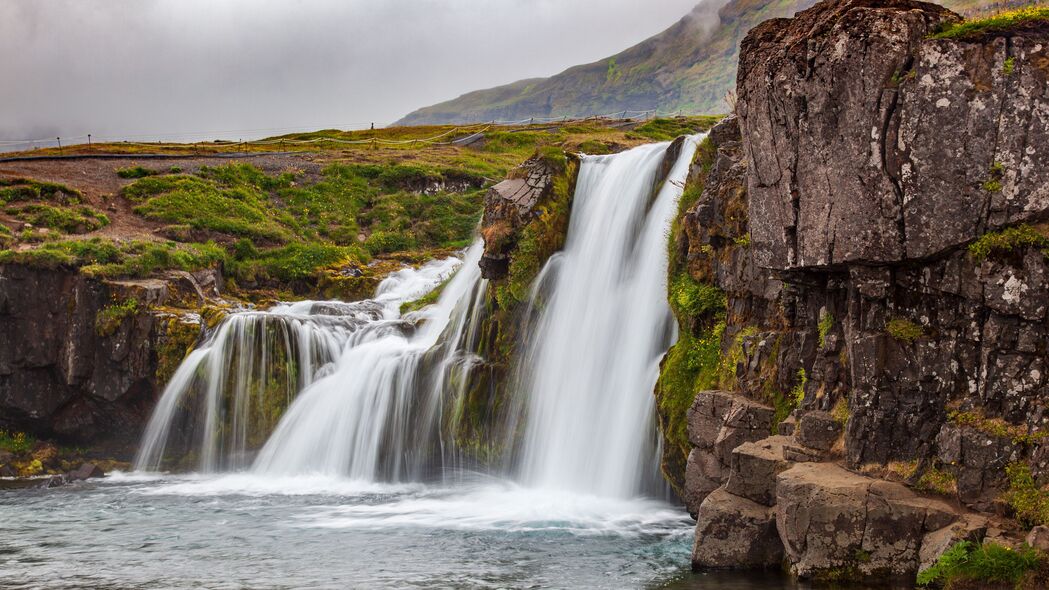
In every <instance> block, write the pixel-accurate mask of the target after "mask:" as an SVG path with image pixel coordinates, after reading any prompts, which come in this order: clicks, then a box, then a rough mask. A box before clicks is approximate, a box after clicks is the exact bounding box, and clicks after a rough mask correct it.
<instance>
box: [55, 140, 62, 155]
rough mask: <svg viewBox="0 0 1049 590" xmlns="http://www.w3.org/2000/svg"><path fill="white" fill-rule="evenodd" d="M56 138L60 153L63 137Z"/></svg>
mask: <svg viewBox="0 0 1049 590" xmlns="http://www.w3.org/2000/svg"><path fill="white" fill-rule="evenodd" d="M55 139H56V140H58V153H62V138H61V137H56V138H55Z"/></svg>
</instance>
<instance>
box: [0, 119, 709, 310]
mask: <svg viewBox="0 0 1049 590" xmlns="http://www.w3.org/2000/svg"><path fill="white" fill-rule="evenodd" d="M713 121H714V119H711V118H701V117H693V118H686V117H682V118H677V119H657V120H653V121H648V122H644V123H641V122H623V121H591V122H584V123H579V122H568V123H565V124H561V125H553V126H538V125H534V126H528V125H524V126H516V127H493V128H491V129H486V130H485V131H484V132H483V133H481V134H477V129H457V128H452V127H434V128H425V129H421V128H410V129H405V128H390V129H378V130H374V131H371V130H369V131H356V132H339V131H321V132H314V133H303V134H295V135H289V136H284V137H283V138H278V139H277V141H276V143H274V142H269V143H267V144H265V145H250V144H249V145H238V144H216V143H207V144H194V145H179V144H165V145H161V144H149V145H143V144H125V143H118V144H95V145H91V146H74V147H71V148H65V149H64V150H63V153H62V155H63V156H75V155H86V156H94V155H98V154H107V155H109V156H114V155H120V156H121V157H120V158H119V159H116V160H114V159H98V158H84V159H77V158H73V159H54V160H49V159H46V156H48V155H58V154H57V151H58V150H37V151H34V152H32V153H31V154H26V155H31V156H33V157H45V159H43V160H27V161H11V162H0V264H5V263H19V264H28V265H34V266H44V267H52V268H53V267H68V268H79V269H80V270H81V271H82V272H84V273H86V274H90V275H93V276H102V277H112V278H138V277H146V276H151V275H155V274H158V273H163V272H164V271H166V270H171V269H178V270H195V269H198V268H202V267H207V266H213V265H215V264H221V265H222V266H223V268H224V270H225V275H226V276H227V278H228V279H229V280H230V285H229V286H230V287H231V288H232V289H233V290H234V291H235V292H239V293H240V294H242V295H244V296H245V297H249V298H250V297H253V296H255V295H261V296H263V297H269V296H280V297H284V298H290V297H293V296H294V295H299V296H317V295H322V296H328V297H340V298H354V297H363V296H367V295H369V294H371V292H372V290H373V289H374V287H375V281H376V280H377V279H378V278H380V277H382V276H384V275H385V274H386V273H388V272H389V271H390V270H392V269H393V268H396V267H398V266H399V265H401V264H403V263H405V262H414V261H421V260H425V259H429V258H432V257H434V256H438V255H441V254H442V253H448V252H451V251H453V250H455V249H458V248H462V247H464V246H466V245H467V244H468V243H469V241H470V240H471V239H472V238H473V235H474V232H475V231H476V227H477V224H478V221H479V219H480V216H481V209H482V206H483V198H484V194H485V192H486V190H487V188H488V187H489V186H491V185H492V184H494V183H495V182H497V181H499V180H501V179H503V178H504V177H505V176H506V174H507V173H508V172H509V171H510V169H511V168H513V167H515V166H517V165H518V164H520V163H522V162H523V161H524V160H526V159H527V158H528V157H529V156H531V155H532V154H534V153H536V152H537V151H539V150H541V149H543V148H546V147H549V146H555V147H557V148H560V149H564V150H568V151H574V152H586V153H591V154H600V153H610V152H614V151H619V150H621V149H624V148H626V147H630V146H634V145H637V144H640V143H646V142H650V141H660V140H667V139H672V138H673V137H675V136H677V135H679V134H682V133H693V132H695V131H697V130H699V129H705V128H708V127H709V126H710V125H711V124H712V123H713ZM437 135H442V136H443V137H441V138H440V142H439V143H427V142H424V141H420V140H423V139H425V138H427V137H434V136H437ZM465 138H470V139H471V141H470V142H469V144H468V145H464V144H456V143H450V142H451V141H452V140H455V139H465ZM372 139H374V140H376V141H375V143H374V144H372V143H371V142H370V140H372ZM281 140H283V141H281ZM308 140H309V141H312V140H319V141H315V142H313V143H292V142H302V141H308ZM361 140H366V141H364V143H360V144H357V143H349V144H348V143H339V141H342V142H357V141H361ZM384 142H385V143H384ZM394 142H404V143H394ZM281 143H283V145H281ZM274 147H278V148H282V149H283V150H288V151H281V152H279V153H272V152H267V151H266V150H272V149H273V148H274ZM155 154H165V155H166V157H165V158H164V159H156V158H154V157H152V155H155ZM251 154H257V155H251ZM19 155H20V154H12V156H15V157H17V156H19ZM230 155H237V156H238V157H237V158H232V159H231V158H223V157H222V156H230Z"/></svg>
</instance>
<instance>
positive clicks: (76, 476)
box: [66, 463, 106, 481]
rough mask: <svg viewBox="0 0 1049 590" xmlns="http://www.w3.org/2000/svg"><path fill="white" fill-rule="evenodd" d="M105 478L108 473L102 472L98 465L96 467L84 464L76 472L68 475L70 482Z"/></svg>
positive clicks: (92, 464)
mask: <svg viewBox="0 0 1049 590" xmlns="http://www.w3.org/2000/svg"><path fill="white" fill-rule="evenodd" d="M105 476H106V473H105V472H104V471H102V468H101V467H99V466H98V465H95V464H94V463H84V464H83V465H81V466H80V468H78V469H77V470H76V471H71V472H70V473H68V474H67V476H66V477H67V479H69V480H70V481H79V480H85V479H92V478H97V477H105Z"/></svg>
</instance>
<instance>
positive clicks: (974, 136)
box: [656, 0, 1049, 579]
mask: <svg viewBox="0 0 1049 590" xmlns="http://www.w3.org/2000/svg"><path fill="white" fill-rule="evenodd" d="M958 18H959V17H957V16H956V15H954V14H953V13H951V12H950V11H948V10H946V9H944V8H942V7H940V6H937V5H933V4H926V3H921V2H912V1H906V0H890V1H878V2H873V1H863V0H852V1H846V2H824V3H821V4H818V5H816V6H815V7H813V8H811V9H809V10H806V11H804V12H802V13H799V14H798V15H797V16H796V17H795V18H793V19H789V20H788V19H777V20H772V21H768V22H766V23H764V24H762V25H760V26H758V27H756V28H755V29H754V30H752V31H751V32H750V34H749V35H748V36H747V37H746V39H745V40H744V42H743V44H742V50H741V55H740V70H739V72H740V73H739V80H738V84H737V89H738V96H739V103H738V106H737V114H738V116H733V117H730V118H728V119H726V120H724V121H723V122H722V123H721V124H719V126H718V127H716V128H715V129H714V130H713V131H712V132H711V134H710V136H709V138H708V140H707V142H706V143H705V145H704V146H703V148H702V149H701V152H700V155H699V157H698V160H697V164H696V166H695V170H694V176H693V178H692V179H691V180H690V185H689V192H687V193H686V201H685V202H684V207H683V212H682V217H681V219H680V220H679V223H678V224H677V225H676V226H675V231H674V235H673V240H674V243H673V250H674V253H673V256H672V262H671V303H672V305H673V307H674V309H675V312H676V314H677V316H678V319H679V323H680V326H681V328H682V332H683V334H682V338H681V339H680V340H679V342H678V344H676V345H675V347H674V349H672V350H671V351H670V353H669V354H668V355H667V358H666V359H665V360H664V363H663V367H662V372H661V377H660V383H659V385H657V391H656V395H657V396H658V397H659V399H660V408H661V416H660V417H661V423H662V425H663V427H664V428H663V430H664V433H665V435H666V437H667V443H668V444H667V445H666V448H667V452H666V454H665V456H664V472H665V473H666V474H667V476H668V478H669V479H670V480H671V481H673V482H675V484H676V487H677V489H678V490H679V492H680V493H681V494H682V497H683V498H684V500H685V502H686V504H687V505H688V507H689V509H690V511H691V512H692V513H693V514H695V515H696V516H697V517H698V526H697V531H696V545H695V551H694V554H693V565H694V566H695V567H696V568H701V569H702V568H723V567H779V566H780V565H781V563H783V562H785V563H788V564H789V565H790V567H791V569H792V570H793V571H794V572H795V573H797V574H799V575H801V576H802V577H812V578H819V577H842V576H844V577H849V578H854V577H870V576H896V577H901V578H904V579H906V578H907V577H910V576H913V575H914V574H915V572H917V571H918V570H919V568H921V567H927V566H928V565H929V564H930V563H932V561H934V560H935V559H936V558H937V557H938V556H939V554H940V553H942V552H943V551H944V550H945V549H946V548H947V547H949V546H950V545H951V543H952V542H955V541H958V540H962V539H980V538H984V537H989V538H994V539H997V540H999V541H1001V542H1002V543H1005V544H1009V543H1010V542H1012V541H1011V539H1013V538H1018V535H1019V534H1020V531H1019V530H1018V529H1015V530H1014V529H1013V528H1012V527H1013V525H1012V524H1010V523H1011V520H1010V519H1011V518H1013V517H1018V518H1019V520H1020V521H1022V522H1023V524H1026V525H1027V526H1030V525H1032V524H1035V522H1033V521H1032V519H1031V518H1030V517H1029V515H1024V514H1022V513H1020V512H1019V510H1022V507H1017V506H1016V505H1011V503H1010V493H1011V491H1012V492H1015V486H1016V485H1017V481H1018V480H1020V479H1022V480H1026V481H1032V480H1033V481H1032V485H1033V486H1035V487H1037V486H1040V485H1044V484H1046V483H1049V439H1047V438H1046V433H1047V432H1049V423H1047V420H1049V416H1047V415H1046V406H1047V403H1049V382H1047V379H1049V375H1047V373H1046V365H1047V363H1049V350H1047V342H1049V323H1047V321H1049V317H1047V312H1049V289H1047V287H1049V284H1047V281H1049V262H1047V251H1046V245H1047V244H1049V238H1047V237H1046V236H1049V232H1047V231H1046V230H1045V227H1044V226H1043V225H1042V224H1043V222H1044V221H1046V220H1047V218H1049V166H1047V164H1049V29H1047V28H1046V27H1045V26H1044V23H1043V24H1041V25H1032V26H1019V27H1015V28H1013V29H1005V30H997V31H993V32H986V31H985V32H982V33H977V34H974V35H969V36H967V37H950V36H941V37H945V38H935V37H936V35H935V33H936V32H937V31H938V30H940V28H941V27H942V26H943V25H945V24H949V23H952V22H955V21H957V20H958ZM689 195H691V196H689ZM719 292H723V293H724V299H721V300H719V299H718V298H717V297H716V296H713V295H711V294H712V293H713V294H716V293H719ZM703 302H708V303H707V304H703ZM696 390H701V391H700V392H699V393H698V395H697V394H696ZM685 405H689V406H690V409H689V410H688V413H687V416H685V417H684V418H682V416H681V415H680V414H681V412H680V408H682V407H683V406H685ZM686 434H687V440H686V436H685V435H686ZM682 465H684V467H682ZM1028 476H1029V478H1028ZM1035 520H1036V519H1035Z"/></svg>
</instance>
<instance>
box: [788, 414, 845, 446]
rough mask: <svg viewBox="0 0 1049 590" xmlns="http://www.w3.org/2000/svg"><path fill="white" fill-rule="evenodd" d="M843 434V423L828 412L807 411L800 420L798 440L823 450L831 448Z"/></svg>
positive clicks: (796, 436)
mask: <svg viewBox="0 0 1049 590" xmlns="http://www.w3.org/2000/svg"><path fill="white" fill-rule="evenodd" d="M840 435H841V424H838V422H837V421H836V420H835V419H834V417H833V416H831V415H830V414H829V413H827V412H820V411H815V412H805V413H804V414H803V415H802V416H801V420H799V421H798V431H797V433H796V434H795V438H797V440H798V442H799V443H801V444H803V445H805V446H806V447H811V448H813V449H819V450H821V451H827V450H830V448H831V447H832V446H834V443H835V442H836V441H837V440H838V437H839V436H840Z"/></svg>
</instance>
